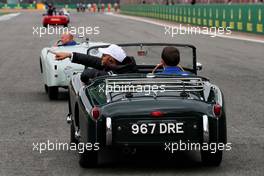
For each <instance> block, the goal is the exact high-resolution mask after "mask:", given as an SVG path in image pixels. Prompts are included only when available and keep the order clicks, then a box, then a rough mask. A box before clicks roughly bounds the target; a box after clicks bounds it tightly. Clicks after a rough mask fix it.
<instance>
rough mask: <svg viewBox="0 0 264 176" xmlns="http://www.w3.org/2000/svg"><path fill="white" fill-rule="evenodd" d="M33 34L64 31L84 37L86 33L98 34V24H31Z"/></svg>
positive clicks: (58, 33) (55, 33)
mask: <svg viewBox="0 0 264 176" xmlns="http://www.w3.org/2000/svg"><path fill="white" fill-rule="evenodd" d="M32 30H33V35H34V36H39V37H43V36H45V35H62V34H65V33H70V34H72V35H77V36H79V37H85V36H86V35H99V34H100V27H99V26H94V27H92V26H80V27H75V26H70V27H62V26H60V27H54V26H50V25H48V26H47V27H39V26H33V27H32Z"/></svg>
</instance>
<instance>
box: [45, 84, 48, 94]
mask: <svg viewBox="0 0 264 176" xmlns="http://www.w3.org/2000/svg"><path fill="white" fill-rule="evenodd" d="M44 89H45V92H46V93H48V86H47V85H46V84H45V85H44Z"/></svg>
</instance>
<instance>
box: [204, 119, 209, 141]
mask: <svg viewBox="0 0 264 176" xmlns="http://www.w3.org/2000/svg"><path fill="white" fill-rule="evenodd" d="M209 139H210V138H209V121H208V116H207V115H203V141H204V142H206V143H208V142H209Z"/></svg>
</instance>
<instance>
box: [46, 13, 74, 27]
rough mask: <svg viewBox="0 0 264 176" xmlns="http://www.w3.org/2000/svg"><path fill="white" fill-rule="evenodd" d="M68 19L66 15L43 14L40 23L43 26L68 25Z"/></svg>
mask: <svg viewBox="0 0 264 176" xmlns="http://www.w3.org/2000/svg"><path fill="white" fill-rule="evenodd" d="M69 22H70V19H69V17H68V16H67V15H45V16H43V20H42V24H43V26H44V27H47V26H48V25H63V26H64V27H68V24H69Z"/></svg>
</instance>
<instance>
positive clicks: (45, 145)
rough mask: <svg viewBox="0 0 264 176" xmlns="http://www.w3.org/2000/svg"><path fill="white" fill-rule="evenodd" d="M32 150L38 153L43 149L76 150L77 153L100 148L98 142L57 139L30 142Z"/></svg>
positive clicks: (43, 150)
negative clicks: (60, 140)
mask: <svg viewBox="0 0 264 176" xmlns="http://www.w3.org/2000/svg"><path fill="white" fill-rule="evenodd" d="M32 147H33V148H32V150H33V151H37V152H39V153H40V154H41V153H43V152H45V151H69V150H70V151H78V152H79V153H84V151H92V150H93V151H98V150H99V149H100V147H99V143H82V142H80V143H78V144H76V143H70V144H69V143H65V142H58V141H57V140H56V141H55V142H54V141H50V140H47V141H46V142H36V143H34V142H33V143H32Z"/></svg>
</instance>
